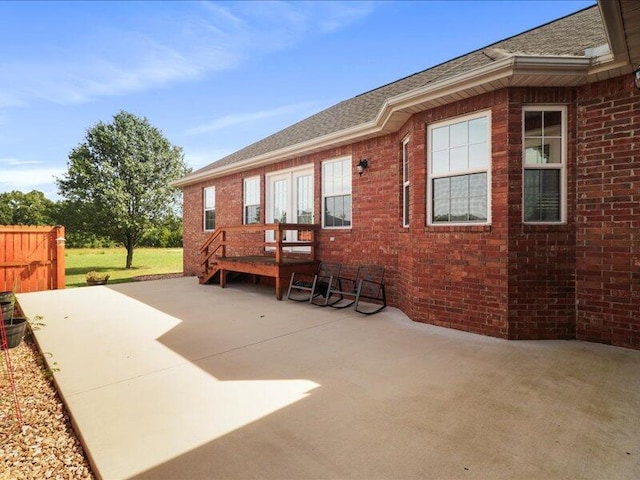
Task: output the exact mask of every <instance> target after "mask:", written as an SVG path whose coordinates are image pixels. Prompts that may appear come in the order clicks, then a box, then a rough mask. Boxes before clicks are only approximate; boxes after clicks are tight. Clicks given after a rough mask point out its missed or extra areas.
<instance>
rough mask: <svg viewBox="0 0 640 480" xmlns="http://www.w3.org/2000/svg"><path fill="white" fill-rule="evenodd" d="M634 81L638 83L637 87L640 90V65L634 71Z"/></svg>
mask: <svg viewBox="0 0 640 480" xmlns="http://www.w3.org/2000/svg"><path fill="white" fill-rule="evenodd" d="M633 81H634V83H635V84H636V88H637V89H638V90H640V67H638V68H637V69H636V71H635V72H633Z"/></svg>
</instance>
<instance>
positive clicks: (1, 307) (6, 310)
mask: <svg viewBox="0 0 640 480" xmlns="http://www.w3.org/2000/svg"><path fill="white" fill-rule="evenodd" d="M13 307H14V305H13V303H11V302H9V303H0V311H2V318H4V319H5V320H8V319H10V318H11V317H12V316H13V312H14V308H13Z"/></svg>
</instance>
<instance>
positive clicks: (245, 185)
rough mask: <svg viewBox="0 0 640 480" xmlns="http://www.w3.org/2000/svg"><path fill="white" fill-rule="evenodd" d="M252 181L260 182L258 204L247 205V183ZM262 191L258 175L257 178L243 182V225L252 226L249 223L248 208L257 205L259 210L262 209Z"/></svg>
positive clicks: (248, 178) (250, 178)
mask: <svg viewBox="0 0 640 480" xmlns="http://www.w3.org/2000/svg"><path fill="white" fill-rule="evenodd" d="M250 181H257V182H258V203H247V182H250ZM260 190H261V188H260V175H257V176H255V177H247V178H245V179H244V180H243V182H242V224H243V225H250V224H249V223H247V207H250V206H255V205H257V206H258V208H260V205H261V202H260V194H261V193H262V192H261V191H260Z"/></svg>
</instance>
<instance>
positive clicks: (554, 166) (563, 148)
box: [521, 104, 568, 225]
mask: <svg viewBox="0 0 640 480" xmlns="http://www.w3.org/2000/svg"><path fill="white" fill-rule="evenodd" d="M550 111H556V112H561V113H562V124H561V127H560V128H561V131H562V142H560V152H561V153H560V155H561V157H562V158H561V162H560V163H537V164H535V165H534V164H532V165H530V166H528V167H527V164H526V161H525V147H524V142H525V136H524V134H525V132H524V127H525V125H524V113H525V112H550ZM567 116H568V108H567V106H566V105H558V104H555V105H554V104H544V105H543V104H536V105H524V106H523V107H522V177H521V178H522V196H521V198H522V201H521V205H522V223H525V224H527V225H563V224H566V223H567V191H568V186H567V144H568V139H567V131H568V128H567ZM546 169H549V170H560V220H557V221H546V222H545V221H538V222H537V221H532V220H525V219H524V213H525V212H524V172H525V170H546Z"/></svg>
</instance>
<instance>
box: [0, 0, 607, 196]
mask: <svg viewBox="0 0 640 480" xmlns="http://www.w3.org/2000/svg"><path fill="white" fill-rule="evenodd" d="M594 3H595V2H593V1H579V0H572V1H560V0H554V1H492V2H485V1H466V2H459V1H420V2H402V1H397V2H380V1H374V2H366V1H358V2H327V1H323V2H204V1H202V2H195V1H193V2H191V1H180V2H168V1H166V2H150V1H146V2H23V1H19V2H6V1H2V2H0V192H4V191H10V190H14V189H15V190H22V191H30V190H32V189H37V190H41V191H43V192H45V195H47V197H49V198H51V199H57V198H59V197H58V196H57V187H56V186H55V184H54V181H53V176H54V175H60V174H62V173H63V172H64V171H65V170H66V162H67V158H68V154H69V152H70V151H71V149H72V148H74V147H75V146H76V145H78V144H79V143H80V142H82V141H83V139H84V136H85V134H86V131H87V129H89V128H90V127H91V126H93V125H94V124H96V123H97V122H98V121H104V122H110V121H111V119H112V117H113V115H115V114H116V113H118V112H119V111H120V110H126V111H129V112H132V113H134V114H136V115H139V116H143V117H147V118H148V119H149V121H150V122H151V123H152V124H153V125H154V126H156V127H158V128H159V129H160V130H162V132H163V133H164V135H165V136H166V137H167V138H168V139H169V141H170V142H171V143H173V144H174V145H178V146H181V147H182V148H183V149H184V153H185V159H186V162H187V164H188V165H189V166H191V167H193V168H194V169H195V168H199V167H201V166H204V165H206V164H208V163H211V162H213V161H215V160H218V159H220V158H222V157H223V156H225V155H227V154H229V153H232V152H234V151H236V150H238V149H240V148H242V147H244V146H246V145H249V144H250V143H253V142H254V141H256V140H259V139H261V138H263V137H265V136H267V135H269V134H271V133H274V132H276V131H278V130H280V129H282V128H284V127H286V126H288V125H290V124H292V123H295V122H297V121H299V120H301V119H303V118H305V117H308V116H309V115H311V114H313V113H316V112H318V111H320V110H322V109H324V108H327V107H329V106H331V105H333V104H335V103H338V102H339V101H341V100H344V99H347V98H350V97H352V96H354V95H357V94H359V93H363V92H366V91H368V90H371V89H373V88H376V87H378V86H380V85H383V84H386V83H389V82H392V81H394V80H397V79H399V78H402V77H405V76H407V75H410V74H412V73H416V72H419V71H421V70H424V69H426V68H429V67H431V66H433V65H437V64H439V63H441V62H443V61H446V60H449V59H451V58H454V57H456V56H458V55H462V54H465V53H467V52H469V51H472V50H476V49H478V48H481V47H485V46H487V45H489V44H491V43H494V42H496V41H499V40H502V39H504V38H507V37H509V36H512V35H515V34H518V33H520V32H522V31H525V30H527V29H530V28H533V27H536V26H538V25H541V24H543V23H546V22H549V21H551V20H554V19H556V18H559V17H562V16H564V15H567V14H569V13H572V12H575V11H577V10H580V9H582V8H584V7H586V6H589V5H592V4H594ZM576 33H577V34H578V32H576Z"/></svg>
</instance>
